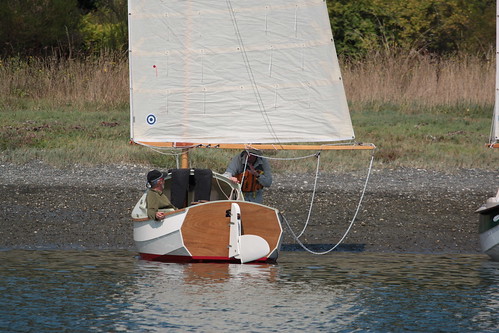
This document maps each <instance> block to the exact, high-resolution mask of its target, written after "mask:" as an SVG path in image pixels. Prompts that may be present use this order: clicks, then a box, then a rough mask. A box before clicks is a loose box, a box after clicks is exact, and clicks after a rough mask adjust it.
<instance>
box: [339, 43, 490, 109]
mask: <svg viewBox="0 0 499 333" xmlns="http://www.w3.org/2000/svg"><path fill="white" fill-rule="evenodd" d="M490 59H494V58H490V57H479V56H472V55H461V56H455V57H452V58H447V59H442V58H435V57H432V56H429V55H426V56H425V55H420V54H412V53H411V52H408V53H405V54H401V53H398V54H380V53H376V54H373V55H371V56H370V57H367V58H366V59H364V60H363V61H357V62H353V63H349V62H346V63H345V64H344V68H343V76H344V82H345V89H346V92H347V97H348V99H349V100H350V101H351V102H353V103H361V104H363V103H373V102H375V103H390V104H398V105H420V106H423V107H432V106H437V105H438V106H442V105H449V106H453V105H460V104H471V105H477V106H489V105H493V103H494V84H495V63H494V61H491V60H490Z"/></svg>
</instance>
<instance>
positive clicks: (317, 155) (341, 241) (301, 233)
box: [250, 149, 374, 255]
mask: <svg viewBox="0 0 499 333" xmlns="http://www.w3.org/2000/svg"><path fill="white" fill-rule="evenodd" d="M250 154H252V155H255V156H258V157H262V158H267V159H274V160H288V159H287V158H275V157H274V158H272V157H264V156H259V155H256V154H253V153H250ZM311 156H316V157H317V168H316V171H315V181H314V189H313V191H312V198H311V202H310V208H309V211H308V216H307V220H306V221H305V224H304V227H303V230H302V231H301V232H300V234H299V235H298V236H297V235H296V234H295V232H294V231H293V229H292V228H291V225H290V224H289V222H288V220H287V219H286V217H285V216H284V215H282V214H281V215H282V217H283V219H284V222H285V223H286V226H287V227H288V229H289V231H290V232H291V234H292V235H293V238H294V240H295V241H296V242H297V243H298V244H299V245H300V246H301V247H302V248H303V249H304V250H305V251H307V252H309V253H312V254H317V255H323V254H327V253H329V252H331V251H333V250H335V249H336V248H337V247H338V246H339V245H340V244H341V243H343V241H344V240H345V238H346V237H347V235H348V233H349V232H350V230H351V229H352V226H353V224H354V222H355V220H356V219H357V215H358V213H359V211H360V207H361V206H362V201H363V200H364V195H365V193H366V189H367V184H368V183H369V177H370V176H371V170H372V166H373V161H374V149H373V151H372V153H371V161H370V162H369V168H368V171H367V176H366V181H365V183H364V188H363V189H362V193H361V196H360V199H359V202H358V204H357V209H356V210H355V214H354V216H353V218H352V220H351V221H350V224H349V226H348V228H347V230H346V231H345V233H344V234H343V236H342V237H341V239H340V240H339V241H338V243H336V244H335V245H334V246H333V247H331V248H330V249H329V250H326V251H323V252H316V251H313V250H311V249H309V248H308V247H307V246H306V245H305V244H303V243H302V242H301V241H300V239H299V238H300V237H301V236H302V235H303V233H304V232H305V230H306V229H307V226H308V223H309V221H310V215H311V212H312V206H313V202H314V198H315V192H316V189H317V179H318V178H319V164H320V152H319V153H316V154H314V155H309V156H303V157H298V158H289V160H292V159H294V160H296V159H304V158H309V157H311Z"/></svg>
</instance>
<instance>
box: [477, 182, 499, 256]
mask: <svg viewBox="0 0 499 333" xmlns="http://www.w3.org/2000/svg"><path fill="white" fill-rule="evenodd" d="M476 212H477V213H479V214H480V223H479V233H480V245H481V247H482V251H483V252H484V253H486V254H487V255H489V256H490V258H492V260H494V261H499V191H498V192H497V195H496V196H495V197H492V198H489V199H488V200H487V202H486V203H485V204H483V205H482V207H480V208H479V209H478V210H477V211H476Z"/></svg>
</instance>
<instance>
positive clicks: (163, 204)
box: [146, 170, 175, 221]
mask: <svg viewBox="0 0 499 333" xmlns="http://www.w3.org/2000/svg"><path fill="white" fill-rule="evenodd" d="M147 187H149V190H148V191H147V197H146V205H147V216H148V217H149V218H150V219H151V220H156V221H161V220H163V219H164V218H165V216H166V213H165V212H164V211H161V210H164V209H175V207H174V206H173V205H172V204H171V202H170V200H168V198H167V197H166V195H165V194H164V193H163V191H164V189H165V175H164V174H163V173H162V172H160V171H158V170H152V171H149V173H148V174H147Z"/></svg>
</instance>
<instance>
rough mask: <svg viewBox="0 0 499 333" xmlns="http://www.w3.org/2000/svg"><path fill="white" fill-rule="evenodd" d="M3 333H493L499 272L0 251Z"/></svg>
mask: <svg viewBox="0 0 499 333" xmlns="http://www.w3.org/2000/svg"><path fill="white" fill-rule="evenodd" d="M0 260H1V262H2V264H1V268H0V273H1V276H0V331H2V332H89V331H92V332H119V331H130V332H227V331H236V332H275V331H286V332H294V331H301V330H306V331H307V332H312V331H314V332H317V331H324V332H332V331H334V332H337V331H340V332H341V331H344V332H350V331H374V332H389V331H391V332H401V331H414V332H435V331H439V332H469V331H480V332H498V331H499V315H498V313H499V263H495V262H491V261H489V260H488V258H487V257H485V256H477V255H444V256H443V255H412V254H404V255H402V254H369V253H345V252H338V253H333V254H329V255H327V256H314V255H310V254H307V253H304V252H282V254H281V258H280V262H279V264H278V265H232V264H230V265H228V264H184V265H180V264H165V263H153V262H146V261H141V260H138V259H137V258H136V257H135V253H134V252H129V251H60V250H58V251H19V250H15V251H14V250H11V251H3V252H0Z"/></svg>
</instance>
